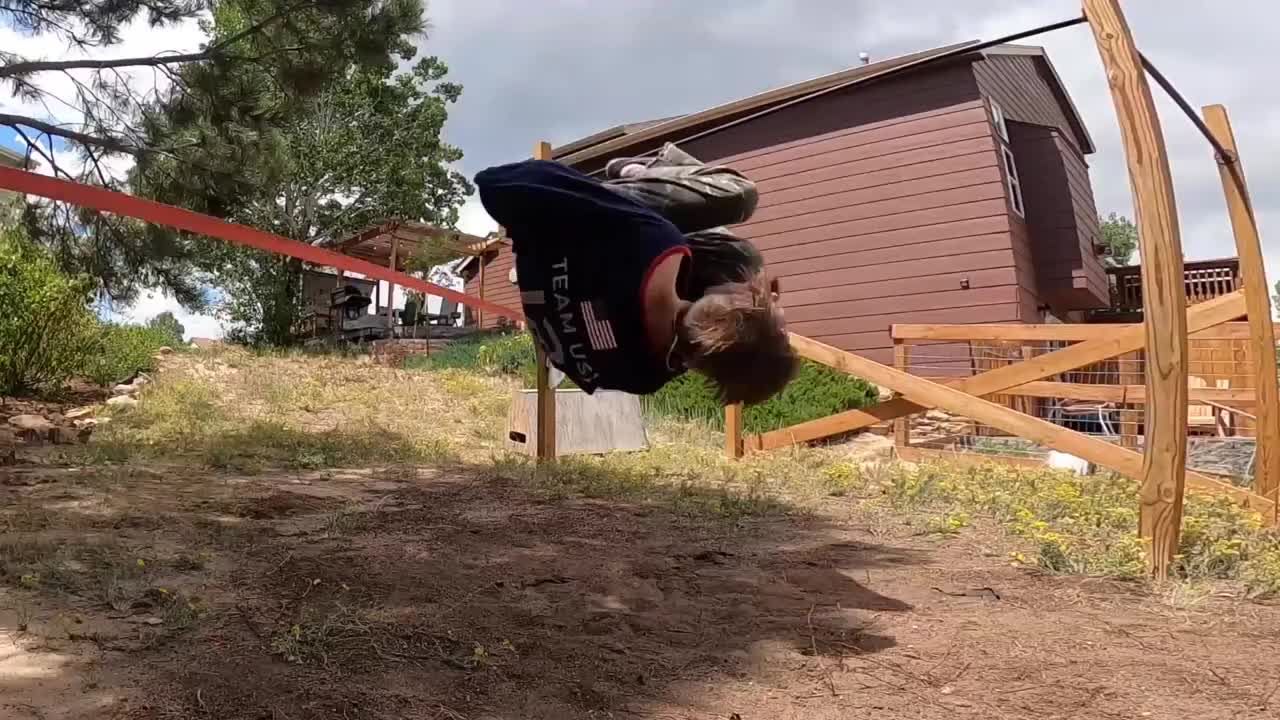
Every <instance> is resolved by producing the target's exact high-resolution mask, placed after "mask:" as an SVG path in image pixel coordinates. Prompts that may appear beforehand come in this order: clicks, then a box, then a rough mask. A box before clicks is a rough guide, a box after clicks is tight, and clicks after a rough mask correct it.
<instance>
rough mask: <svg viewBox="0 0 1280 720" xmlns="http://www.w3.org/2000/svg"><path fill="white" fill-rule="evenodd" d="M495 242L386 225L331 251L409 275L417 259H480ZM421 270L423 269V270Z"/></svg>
mask: <svg viewBox="0 0 1280 720" xmlns="http://www.w3.org/2000/svg"><path fill="white" fill-rule="evenodd" d="M491 242H492V241H491V240H490V239H489V238H483V237H480V236H478V235H471V234H468V233H464V232H462V231H461V230H449V229H445V228H441V227H437V226H435V225H431V224H429V223H422V222H408V221H386V222H382V223H379V224H378V225H375V226H373V227H369V228H366V229H364V230H361V231H359V232H357V233H355V234H353V235H350V236H348V237H346V238H343V239H341V240H336V241H332V242H330V243H328V244H327V247H328V248H329V249H331V250H333V251H335V252H338V253H341V254H343V255H347V256H349V257H353V258H359V259H361V260H366V261H368V262H371V263H373V264H375V265H380V266H382V267H385V268H388V269H389V270H391V271H393V272H405V271H406V269H415V268H413V267H411V265H412V262H413V260H414V259H415V258H433V259H437V260H438V261H439V264H443V263H444V262H446V261H447V260H452V259H457V258H460V257H467V256H476V255H479V254H481V253H483V252H484V251H485V249H486V248H487V247H488V246H489V244H490V243H491ZM419 267H420V266H419ZM343 275H344V273H343V270H342V269H341V268H339V269H338V284H339V285H341V284H342V278H343ZM395 289H396V285H395V283H389V288H388V290H387V306H386V321H387V328H388V329H390V328H392V327H393V326H394V324H395V322H394V317H393V313H394V311H395V310H394V306H393V305H392V302H391V300H392V298H393V297H394V296H395V295H394V294H395ZM374 293H375V294H374V298H373V301H374V308H375V310H376V309H377V307H378V297H377V289H376V286H375V290H374Z"/></svg>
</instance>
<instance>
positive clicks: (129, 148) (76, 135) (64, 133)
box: [0, 113, 144, 156]
mask: <svg viewBox="0 0 1280 720" xmlns="http://www.w3.org/2000/svg"><path fill="white" fill-rule="evenodd" d="M0 125H8V126H9V127H11V128H14V129H15V130H16V129H17V128H18V126H19V125H25V126H27V127H29V128H34V129H36V130H39V131H40V132H42V133H45V134H46V135H52V136H55V137H60V138H63V139H64V140H74V141H76V142H78V143H80V144H81V145H90V146H92V147H99V148H102V149H104V150H111V151H113V152H120V153H126V154H128V155H134V156H137V155H141V154H142V153H143V152H144V150H143V149H142V148H140V147H136V146H133V145H129V144H127V143H124V142H121V141H119V140H116V139H115V138H104V137H98V136H96V135H90V134H88V133H82V132H78V131H76V130H69V129H67V128H63V127H59V126H57V125H54V124H52V123H47V122H45V121H43V120H36V119H35V118H30V117H24V116H22V115H10V114H8V113H0Z"/></svg>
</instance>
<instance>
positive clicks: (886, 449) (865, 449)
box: [842, 432, 893, 460]
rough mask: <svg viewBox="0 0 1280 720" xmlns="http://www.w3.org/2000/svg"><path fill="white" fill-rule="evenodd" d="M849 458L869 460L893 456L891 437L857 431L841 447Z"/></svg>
mask: <svg viewBox="0 0 1280 720" xmlns="http://www.w3.org/2000/svg"><path fill="white" fill-rule="evenodd" d="M842 449H843V450H844V451H845V452H846V453H847V454H848V455H849V458H850V459H851V460H870V459H872V458H889V457H892V456H893V439H892V438H888V437H884V436H882V435H876V434H875V433H869V432H864V433H859V434H857V435H855V436H854V437H853V438H852V439H851V440H849V441H848V442H846V443H844V447H843V448H842Z"/></svg>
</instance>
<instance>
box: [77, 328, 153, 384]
mask: <svg viewBox="0 0 1280 720" xmlns="http://www.w3.org/2000/svg"><path fill="white" fill-rule="evenodd" d="M96 339H97V342H96V344H95V345H96V350H97V351H96V352H95V353H94V354H93V355H92V356H91V357H89V358H88V359H87V360H86V362H85V364H84V367H83V368H81V373H82V374H83V375H84V376H85V377H87V378H89V379H90V380H93V381H94V382H96V383H98V384H99V385H114V384H115V383H118V382H121V381H122V380H127V379H129V378H130V377H131V376H132V375H133V374H134V373H137V372H139V371H148V370H154V369H155V354H156V351H157V350H159V349H160V348H161V347H162V346H166V345H170V344H172V343H173V335H172V333H170V332H169V331H168V330H166V329H164V328H157V327H148V326H145V325H116V324H114V323H104V324H103V325H102V326H101V327H100V328H99V329H98V333H97V338H96Z"/></svg>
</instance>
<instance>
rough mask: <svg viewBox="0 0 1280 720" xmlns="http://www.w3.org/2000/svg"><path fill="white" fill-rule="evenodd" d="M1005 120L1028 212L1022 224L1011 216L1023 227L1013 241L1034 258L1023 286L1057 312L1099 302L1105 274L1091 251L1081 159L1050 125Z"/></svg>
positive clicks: (1089, 203) (1092, 230)
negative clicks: (1025, 236)
mask: <svg viewBox="0 0 1280 720" xmlns="http://www.w3.org/2000/svg"><path fill="white" fill-rule="evenodd" d="M1007 125H1008V130H1009V138H1010V146H1011V149H1012V150H1013V154H1014V159H1015V162H1016V164H1017V167H1018V174H1019V176H1020V177H1021V178H1022V197H1023V202H1024V204H1025V207H1026V214H1027V217H1026V223H1025V224H1024V223H1022V222H1021V221H1020V220H1019V219H1017V218H1014V224H1015V225H1022V226H1023V227H1022V228H1021V230H1022V232H1021V233H1019V232H1015V238H1014V244H1015V247H1017V248H1022V247H1025V248H1026V250H1025V252H1026V253H1027V255H1028V259H1031V260H1033V263H1032V265H1031V267H1030V268H1029V269H1031V270H1032V271H1033V272H1032V275H1033V276H1034V279H1035V280H1034V288H1033V287H1032V284H1031V283H1026V282H1024V285H1026V286H1027V287H1028V288H1029V289H1031V290H1032V292H1033V293H1034V294H1035V295H1037V296H1038V297H1039V299H1040V300H1041V301H1042V302H1044V303H1046V304H1048V305H1050V306H1051V307H1052V308H1053V309H1054V310H1055V311H1056V312H1065V311H1068V310H1078V309H1083V308H1093V307H1104V306H1105V305H1106V303H1107V299H1108V298H1107V292H1106V276H1105V271H1104V270H1103V268H1102V264H1101V262H1100V261H1099V260H1098V258H1097V257H1096V255H1095V254H1094V252H1093V245H1094V241H1095V240H1096V237H1097V220H1096V217H1095V216H1094V215H1093V213H1094V211H1093V209H1092V208H1093V198H1092V193H1091V192H1090V191H1089V186H1088V170H1087V168H1086V166H1085V165H1084V160H1083V158H1082V157H1081V156H1080V155H1079V153H1078V152H1077V151H1076V149H1075V146H1074V145H1072V144H1071V143H1070V142H1067V141H1065V140H1063V139H1062V136H1061V133H1060V132H1059V131H1058V130H1056V129H1054V128H1050V127H1045V126H1040V125H1029V124H1025V123H1021V122H1013V121H1010V122H1008V123H1007ZM1020 234H1025V235H1027V238H1026V241H1025V242H1022V238H1021V237H1019V235H1020Z"/></svg>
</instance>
